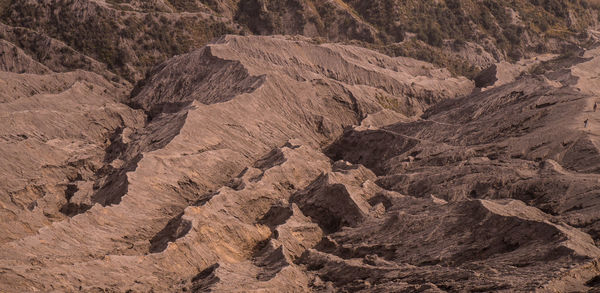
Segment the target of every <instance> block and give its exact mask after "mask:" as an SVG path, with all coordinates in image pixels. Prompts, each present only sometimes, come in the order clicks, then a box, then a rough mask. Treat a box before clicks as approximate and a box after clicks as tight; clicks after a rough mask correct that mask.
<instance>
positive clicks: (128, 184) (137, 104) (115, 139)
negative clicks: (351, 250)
mask: <svg viewBox="0 0 600 293" xmlns="http://www.w3.org/2000/svg"><path fill="white" fill-rule="evenodd" d="M6 74H7V76H13V75H14V74H13V75H11V74H12V73H6ZM69 74H70V73H52V74H51V75H50V76H52V75H59V76H62V77H61V78H63V79H67V78H68V76H69ZM77 75H78V76H85V74H84V73H81V72H80V73H77ZM90 75H93V74H91V73H90ZM93 76H97V75H93ZM97 77H98V80H99V81H97V83H96V84H94V85H93V86H87V85H86V83H85V81H82V82H80V83H77V84H75V86H74V90H73V91H67V92H61V93H59V94H58V95H61V96H59V97H56V96H55V95H56V94H52V93H51V94H48V95H42V96H36V95H33V96H25V97H22V98H17V99H16V100H12V99H7V101H6V102H5V103H3V104H2V105H3V107H5V110H4V111H5V113H6V114H5V117H7V118H6V119H8V120H9V122H10V123H13V124H14V125H15V126H14V127H11V133H19V134H21V133H23V135H22V136H19V135H17V136H14V137H13V136H7V141H6V143H5V144H4V146H3V147H4V149H3V151H2V153H3V154H15V155H14V156H13V155H10V156H8V157H6V158H5V160H6V162H7V163H6V164H3V166H7V168H6V169H5V170H2V172H3V173H6V174H8V175H9V178H14V180H11V181H9V182H14V183H11V184H13V185H14V186H13V185H10V186H8V187H3V189H4V190H8V191H9V192H7V194H6V195H2V198H3V211H4V215H5V216H4V217H6V218H7V219H10V221H6V222H4V223H5V225H6V228H5V231H9V232H10V233H7V234H6V235H5V238H4V239H2V242H3V243H2V244H1V246H2V252H0V254H1V257H0V259H2V261H0V267H1V268H0V270H1V271H2V272H3V273H2V274H1V276H0V288H2V289H0V290H4V291H29V290H34V289H37V290H42V291H52V290H58V291H72V290H78V289H79V290H84V291H98V290H117V291H121V290H124V291H126V290H128V289H131V290H134V291H150V290H156V291H165V290H169V289H171V288H174V287H177V288H180V289H181V290H183V288H188V287H190V288H192V287H193V288H204V287H206V288H208V287H211V286H221V285H222V286H230V285H231V284H230V283H223V284H220V283H219V282H213V281H214V280H217V279H220V278H222V279H223V280H226V279H227V278H240V280H239V282H240V284H242V283H247V284H248V286H251V287H248V288H256V289H257V290H258V289H260V288H268V289H269V288H270V290H274V291H275V290H285V288H288V289H290V290H295V289H302V288H304V289H306V290H308V289H309V285H310V284H309V279H310V278H309V276H307V275H306V274H305V273H304V272H303V270H302V269H299V268H298V267H296V266H295V265H292V260H294V259H296V258H298V257H299V256H300V255H301V254H302V253H303V251H304V250H305V249H306V248H309V247H312V246H314V244H315V243H316V242H318V241H320V235H321V233H322V232H320V228H318V225H317V224H314V223H312V222H311V221H310V220H309V218H307V217H305V216H304V215H303V212H301V211H300V210H299V209H298V208H294V207H292V208H291V209H290V211H291V212H292V214H293V216H290V218H289V219H280V218H279V217H280V215H279V213H278V212H277V211H278V210H281V211H285V210H287V209H288V208H289V207H288V203H289V199H290V197H291V196H292V194H293V193H294V192H296V191H298V190H301V189H304V188H305V187H306V186H307V185H309V184H310V183H311V182H312V181H314V180H315V179H317V178H318V177H319V175H320V174H321V173H323V172H328V171H329V170H330V169H331V164H330V162H329V159H328V158H327V157H326V156H324V155H323V154H322V153H321V152H320V151H319V148H320V147H321V146H323V145H326V144H328V143H330V142H332V141H333V140H335V138H337V137H338V136H339V135H340V134H342V132H343V129H344V128H346V127H350V126H351V125H356V124H360V123H361V121H363V120H366V121H368V124H369V125H372V126H380V125H382V124H383V123H393V122H396V121H408V120H410V119H414V116H415V115H419V114H420V113H422V112H423V111H424V110H425V109H426V108H428V107H429V106H430V105H432V104H433V103H435V102H438V101H441V100H444V99H449V98H456V97H458V96H462V95H465V94H467V93H469V92H471V91H472V90H473V83H472V82H471V81H468V80H467V79H465V78H453V77H451V75H450V73H449V72H448V71H447V70H442V69H436V68H435V67H434V66H432V65H430V64H427V63H423V62H420V61H416V60H412V59H407V58H391V57H388V56H385V55H382V54H379V53H376V52H373V51H369V50H366V49H363V48H359V47H353V46H345V45H338V44H322V45H318V44H313V43H311V40H310V39H305V38H300V37H297V38H290V37H236V36H227V37H223V38H221V39H219V40H217V41H216V42H214V43H212V44H210V45H208V46H206V47H204V48H202V49H199V50H197V51H194V52H192V53H190V54H186V55H182V56H178V57H175V58H173V59H171V60H169V61H168V62H166V63H164V64H162V65H160V66H158V67H156V68H155V69H153V70H152V71H151V74H150V75H149V77H148V78H147V79H145V80H144V81H143V82H141V83H140V84H139V85H138V87H137V88H136V89H135V90H134V91H133V94H132V95H131V96H130V98H129V99H128V103H129V105H131V106H132V107H134V108H137V109H139V110H133V109H131V108H129V107H127V106H125V105H123V104H118V103H116V102H115V101H117V100H124V99H123V98H122V97H121V94H120V93H119V92H118V91H116V90H115V92H110V91H108V90H107V91H106V92H105V91H104V88H106V87H108V86H109V85H111V86H114V87H116V85H115V84H113V83H111V82H108V81H106V80H105V79H102V78H101V77H100V76H97ZM14 78H15V79H21V80H26V81H27V82H28V83H29V84H30V87H32V88H33V87H36V86H38V84H37V80H45V79H48V76H47V75H16V77H14ZM100 80H103V81H104V82H106V83H108V84H107V85H104V86H103V87H99V86H98V84H101V83H100ZM51 82H52V79H50V81H49V82H48V84H51ZM80 84H81V85H80ZM42 87H43V86H42ZM46 87H49V86H48V85H46ZM56 87H59V86H56ZM21 91H23V92H24V93H26V91H27V90H26V89H24V90H21ZM48 91H49V92H53V91H54V88H53V87H51V88H49V89H48ZM92 93H100V96H98V95H93V94H92ZM82 97H85V98H82ZM88 99H89V100H88ZM107 99H108V100H107ZM46 100H48V102H45V101H46ZM77 100H79V101H80V104H76V103H75V102H73V103H75V104H71V102H70V101H77ZM43 104H47V106H46V107H45V108H44V109H42V110H39V111H35V112H34V111H27V110H25V109H35V107H36V106H35V105H38V106H39V105H43ZM69 109H77V111H72V110H69ZM96 111H99V112H100V114H97V115H99V116H94V114H95V113H96ZM45 112H49V113H50V114H48V115H66V114H65V113H68V115H67V116H66V119H58V118H55V117H47V118H44V117H42V116H40V115H42V114H43V113H45ZM19 115H24V118H23V119H20V118H19V119H17V116H19ZM69 115H70V116H69ZM77 115H83V117H76V116H77ZM103 115H108V117H104V116H103ZM71 116H72V117H73V121H71V120H70V119H68V118H69V117H71ZM32 117H40V119H38V120H36V119H34V118H32ZM114 119H117V120H116V122H118V123H115V120H114ZM55 120H56V121H57V122H55V123H43V121H55ZM98 120H99V121H98ZM20 122H22V123H20ZM95 127H98V129H97V128H95ZM15 129H22V131H17V132H15ZM59 130H60V131H59ZM7 131H8V130H7ZM77 133H79V134H80V135H79V136H77V135H75V134H77ZM36 135H37V136H36ZM24 136H26V137H27V139H25V140H24V142H21V139H22V138H23V137H24ZM290 139H299V140H300V141H303V142H297V141H295V140H294V141H291V142H288V141H289V140H290ZM65 141H69V142H70V143H69V144H66V143H65ZM99 141H102V143H100V142H99ZM71 142H72V143H71ZM286 142H288V143H286ZM24 146H27V147H28V148H25V147H24ZM52 146H55V148H57V150H54V149H51V150H50V151H48V150H44V148H50V147H52ZM63 149H64V150H63ZM16 150H20V153H17V152H16ZM69 151H70V152H69ZM38 153H43V154H48V155H49V156H51V158H46V157H40V156H39V155H38ZM84 154H85V155H87V156H88V157H82V156H83V155H84ZM263 156H264V157H263ZM261 157H263V159H260V158H261ZM27 160H30V161H32V162H30V163H29V161H27ZM25 162H27V165H23V166H22V167H20V168H15V167H14V165H16V164H23V163H25ZM42 162H53V163H47V164H42ZM38 170H42V171H38ZM45 170H50V171H45ZM30 176H31V177H32V180H34V182H36V181H35V180H37V182H40V183H33V184H32V183H30V182H25V181H24V180H22V179H24V178H29V177H30ZM19 180H21V181H19ZM18 184H21V185H18ZM40 184H45V185H44V186H47V189H48V190H46V189H44V188H46V187H41V189H40V188H39V187H36V186H38V185H40ZM18 188H22V189H24V190H23V191H22V192H12V190H13V189H18ZM32 203H34V204H32ZM270 210H272V212H270V213H269V211H270ZM48 211H54V212H48ZM272 217H275V219H271V218H272ZM260 219H263V220H260ZM272 221H274V222H273V223H271V222H272ZM280 221H285V222H286V223H287V224H286V225H283V226H282V227H280V228H277V229H280V231H281V234H282V235H283V236H282V237H288V238H282V239H281V240H277V241H283V242H285V243H286V250H285V251H282V250H281V249H279V246H280V245H279V244H278V243H279V242H277V241H275V240H274V242H273V244H272V245H270V246H269V245H267V246H264V245H265V244H266V243H267V242H268V240H269V239H270V237H271V234H272V232H271V230H270V228H269V227H270V226H269V225H271V226H272V227H273V229H275V228H276V226H280V225H281V223H280ZM22 227H27V229H24V228H22ZM298 231H300V232H301V233H300V232H298ZM304 231H310V235H309V234H307V235H303V233H304ZM277 233H280V232H277ZM298 233H300V234H298ZM285 235H287V236H285ZM290 235H295V236H293V237H292V236H290ZM290 237H291V238H290ZM296 238H298V239H296ZM269 247H271V248H272V249H270V248H269ZM259 250H260V251H262V253H260V252H259ZM288 250H290V251H292V252H289V251H288ZM32 256H34V259H35V260H34V259H32ZM253 256H256V259H255V257H253ZM32 261H33V262H32ZM279 264H281V265H282V266H284V267H285V266H289V268H283V267H281V266H279ZM286 264H288V265H286ZM32 268H36V269H34V270H32ZM280 268H281V270H280ZM213 273H214V274H217V276H213V275H214V274H213ZM221 274H225V275H221ZM256 274H260V275H261V276H263V277H261V280H263V281H264V282H260V283H256V277H255V276H256ZM56 275H61V276H64V278H61V279H57V278H56V277H55V276H56ZM226 276H228V277H226ZM296 277H297V278H298V283H290V282H289V280H290V279H292V278H296ZM207 278H208V279H207ZM211 278H212V279H211ZM211 280H212V281H211ZM224 288H225V287H224ZM223 290H226V289H223Z"/></svg>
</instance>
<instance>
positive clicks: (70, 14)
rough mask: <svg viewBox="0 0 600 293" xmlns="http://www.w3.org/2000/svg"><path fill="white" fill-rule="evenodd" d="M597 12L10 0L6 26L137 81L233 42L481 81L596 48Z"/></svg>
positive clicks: (478, 4) (567, 7)
mask: <svg viewBox="0 0 600 293" xmlns="http://www.w3.org/2000/svg"><path fill="white" fill-rule="evenodd" d="M597 8H598V4H597V3H595V2H590V1H589V0H576V1H560V0H544V1H525V0H519V1H512V2H505V1H491V0H487V1H474V0H452V1H450V0H447V1H433V0H428V1H395V0H378V1H362V0H352V1H347V3H345V2H343V1H337V0H335V1H334V0H327V1H312V0H289V1H272V0H249V1H237V0H229V1H214V0H210V1H208V0H204V1H200V0H185V1H174V0H172V1H166V0H154V1H136V0H111V1H104V0H78V1H75V0H61V1H58V0H43V1H34V0H4V1H3V2H2V5H0V15H1V17H0V22H2V23H4V24H6V25H9V26H12V27H15V28H17V27H18V28H22V27H24V28H28V29H31V30H33V31H35V32H37V33H41V34H43V35H44V36H47V37H51V38H54V39H56V40H59V41H62V42H64V43H65V44H66V45H68V46H70V47H71V48H73V49H75V50H76V51H78V52H80V53H83V54H85V55H87V56H89V57H91V58H93V59H95V60H98V61H100V62H101V63H104V64H106V65H107V66H108V69H109V70H110V71H111V72H113V73H116V74H117V75H119V76H121V77H123V78H125V79H126V80H128V81H130V82H132V81H138V80H140V79H142V78H143V77H144V76H145V73H146V72H147V71H148V70H149V69H150V68H151V67H152V66H154V65H156V64H158V63H160V62H162V61H164V60H166V59H167V58H169V57H172V56H174V55H178V54H182V53H186V52H190V51H191V50H193V49H195V48H199V47H201V46H202V45H204V44H206V43H207V42H208V41H210V40H212V39H214V38H216V37H219V36H221V35H224V34H259V35H272V34H286V35H304V36H308V37H315V38H318V39H320V40H326V41H334V42H339V41H342V42H353V43H355V44H358V45H361V46H366V47H369V48H372V49H376V50H379V51H381V52H383V53H385V54H388V55H391V56H409V57H414V58H417V59H420V60H424V61H427V62H430V63H434V64H436V65H438V66H441V67H447V68H449V69H450V70H451V72H453V73H455V74H460V75H466V76H468V77H473V76H475V74H476V73H477V72H478V71H480V70H482V69H485V68H486V67H487V66H489V65H491V64H493V63H495V62H500V61H515V60H519V59H521V58H523V57H531V56H532V55H533V54H539V53H548V52H553V53H561V52H563V51H564V50H565V48H566V47H569V46H573V45H585V44H587V43H588V41H589V38H590V35H589V34H588V29H589V28H593V27H596V26H597V24H598V17H599V15H600V14H599V10H598V9H597ZM89 32H94V33H93V34H90V33H89ZM0 38H2V39H4V38H10V37H8V36H0ZM16 45H18V46H20V47H21V48H22V49H24V50H28V49H29V50H32V48H30V47H28V44H16ZM476 56H478V57H476Z"/></svg>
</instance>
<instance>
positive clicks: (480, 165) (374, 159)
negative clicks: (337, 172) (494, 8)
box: [319, 50, 600, 291]
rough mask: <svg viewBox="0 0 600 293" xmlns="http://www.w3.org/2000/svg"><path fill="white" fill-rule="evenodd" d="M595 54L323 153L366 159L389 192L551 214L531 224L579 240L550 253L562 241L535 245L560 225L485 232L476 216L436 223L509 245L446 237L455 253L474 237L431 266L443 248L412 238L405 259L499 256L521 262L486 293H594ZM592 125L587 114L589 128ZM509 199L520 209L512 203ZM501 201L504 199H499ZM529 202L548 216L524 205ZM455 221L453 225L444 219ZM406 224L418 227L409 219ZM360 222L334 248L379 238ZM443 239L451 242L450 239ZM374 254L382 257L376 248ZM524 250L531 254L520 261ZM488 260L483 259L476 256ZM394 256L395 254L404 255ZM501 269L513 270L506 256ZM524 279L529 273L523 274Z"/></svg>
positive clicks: (460, 260)
mask: <svg viewBox="0 0 600 293" xmlns="http://www.w3.org/2000/svg"><path fill="white" fill-rule="evenodd" d="M599 53H600V51H598V50H592V51H588V52H586V53H585V54H582V55H581V56H573V57H569V58H563V57H561V58H559V59H555V60H552V61H550V62H548V63H546V64H545V65H544V66H545V67H546V69H547V71H546V73H545V75H540V76H525V77H522V78H520V79H518V80H516V81H514V82H512V83H508V84H505V85H501V86H499V87H495V88H492V89H488V90H487V91H484V92H482V93H478V94H473V95H470V96H467V97H465V98H461V99H456V100H452V101H445V102H442V103H440V104H437V105H436V106H434V107H432V108H431V109H429V110H428V111H427V112H426V113H425V114H424V115H423V116H422V119H421V120H419V121H414V122H408V123H404V122H403V123H397V124H392V125H389V126H386V127H383V128H380V129H369V130H367V129H361V128H355V129H354V130H350V131H348V132H346V133H345V134H344V136H343V137H342V138H341V139H340V140H338V141H337V142H336V143H334V144H333V145H332V146H330V147H329V149H328V151H327V153H328V154H329V155H330V156H331V157H332V158H333V159H335V160H338V159H343V160H347V161H350V162H352V163H355V164H363V165H365V166H367V167H368V168H370V169H371V170H373V171H374V172H375V173H376V174H377V175H378V177H377V179H374V181H375V183H376V184H377V185H378V186H380V187H381V188H385V189H387V190H392V191H395V192H400V193H402V194H406V195H409V196H412V197H416V198H421V199H429V198H435V199H437V200H440V201H441V202H443V203H445V202H448V205H450V207H452V208H451V209H450V210H453V209H454V208H455V205H459V206H461V205H465V204H466V203H470V204H469V205H471V204H473V203H474V202H477V203H478V204H481V205H483V206H485V207H486V208H487V209H488V210H490V211H492V212H493V213H501V214H506V213H511V214H512V215H513V216H517V217H528V218H530V219H529V220H528V221H531V220H533V218H531V217H533V216H534V215H536V216H535V217H538V215H542V216H543V217H546V219H547V220H541V218H538V220H533V221H541V222H544V223H545V224H544V225H550V223H554V224H559V223H560V224H559V225H560V227H557V229H559V230H561V231H562V232H560V233H567V234H570V235H571V236H567V238H570V237H575V238H577V239H579V240H576V242H578V244H574V243H573V244H570V245H566V244H561V246H564V248H559V247H556V246H555V245H554V244H551V246H550V247H553V248H550V251H551V252H548V253H547V254H545V255H539V256H538V254H537V253H540V252H541V251H543V250H544V248H543V247H544V245H548V244H549V243H553V241H556V239H563V240H564V239H565V238H561V237H559V238H553V239H555V240H552V239H546V240H533V239H535V238H536V237H548V236H549V235H555V236H554V237H557V236H556V235H557V234H556V233H554V232H543V233H542V234H539V235H538V234H536V233H539V232H540V231H544V230H545V229H546V228H541V227H539V228H535V229H534V230H535V231H537V232H534V231H530V232H523V231H527V229H528V228H525V226H519V227H520V228H517V230H512V231H508V230H506V231H504V230H503V231H498V230H496V229H506V228H507V227H511V226H512V224H508V223H507V222H503V223H502V224H490V226H489V228H486V229H485V230H486V231H479V230H477V229H479V227H482V226H486V224H485V220H483V219H481V220H476V221H475V222H474V223H472V224H467V223H468V222H469V220H466V219H465V220H458V223H460V227H458V228H442V227H440V229H451V230H450V231H452V232H451V234H452V235H455V236H453V237H459V238H460V235H462V234H461V233H467V235H468V234H470V233H473V234H474V235H480V236H481V235H488V234H486V233H488V231H493V232H492V234H491V235H488V236H483V237H481V238H479V237H478V238H477V239H481V240H482V239H489V240H490V241H494V240H493V239H494V237H495V236H494V235H498V236H500V235H501V236H502V237H503V240H502V243H503V244H500V243H497V244H490V243H485V244H478V243H477V241H479V240H474V239H471V240H468V241H465V240H460V241H458V242H457V244H449V246H448V249H451V250H454V249H457V248H458V249H459V250H460V248H459V247H460V246H461V245H464V244H465V243H469V244H470V247H469V248H468V249H466V250H462V252H460V253H457V254H454V253H453V252H452V251H448V249H446V250H443V251H441V252H438V253H434V255H435V256H436V257H438V259H434V260H431V261H429V260H427V254H429V253H431V251H435V249H436V248H435V247H434V248H422V246H423V244H420V245H418V246H416V245H415V246H410V242H409V243H407V244H404V243H406V241H407V240H404V241H403V242H402V243H403V245H409V247H404V246H403V247H402V248H395V247H393V251H399V250H400V251H403V252H404V253H406V255H407V256H408V257H415V256H418V259H419V261H425V262H433V263H435V264H437V263H443V264H444V266H445V267H448V266H449V267H456V268H464V267H465V264H466V263H470V264H471V265H473V264H481V265H483V264H485V266H486V267H487V266H492V267H493V266H494V263H497V262H500V263H504V262H506V261H509V262H512V264H511V266H513V267H516V268H515V269H514V271H513V272H511V273H510V276H503V277H501V278H502V279H503V280H504V281H500V282H496V281H494V282H493V283H495V284H494V285H493V286H492V287H489V286H490V285H486V286H487V287H484V288H488V289H487V290H492V289H494V290H496V289H506V290H513V289H516V288H519V289H521V290H534V289H536V288H545V289H547V290H558V291H560V290H574V291H584V290H588V289H590V287H593V286H596V285H594V284H595V283H594V282H593V278H594V277H595V276H597V275H598V274H599V273H600V272H599V271H598V265H597V257H598V255H597V251H598V250H597V247H596V246H597V243H598V241H599V240H600V234H599V233H598V231H600V229H599V227H598V223H599V221H598V220H599V217H600V214H599V213H598V210H599V209H598V204H599V203H600V200H599V197H598V193H597V189H598V179H599V178H598V169H597V166H598V147H597V144H598V142H597V127H598V122H599V120H598V118H597V115H598V114H597V113H596V112H594V111H593V107H592V106H593V105H594V103H595V102H597V100H596V98H597V96H598V93H599V92H598V87H597V86H596V82H595V79H596V78H597V76H598V74H599V73H600V72H598V67H597V64H598V62H599V60H600V58H599V57H598V56H599V55H598V54H599ZM585 120H588V122H587V125H586V124H585V123H584V121H585ZM507 199H509V201H507ZM515 200H517V201H522V202H518V203H517V202H515ZM493 202H495V203H493ZM507 202H509V203H510V204H509V205H517V206H513V207H511V208H506V205H507ZM498 203H500V204H501V206H497V207H496V206H494V205H495V204H498ZM525 204H526V205H529V206H533V207H536V208H539V209H540V210H541V211H543V212H541V211H540V210H537V209H534V208H531V207H525ZM387 205H390V204H389V203H388V204H387ZM502 206H504V207H502ZM435 210H436V209H435V208H431V207H429V206H428V207H426V208H424V209H423V210H421V212H420V213H421V214H425V213H432V215H436V214H439V213H438V212H435ZM502 210H504V211H502ZM403 212H404V210H403ZM515 213H516V214H515ZM468 214H474V215H477V214H478V212H473V211H470V212H468ZM453 217H456V216H453ZM424 218H425V219H429V217H424ZM485 219H487V220H489V219H490V218H489V217H485ZM523 219H524V218H523ZM447 225H450V224H444V226H447ZM567 225H570V226H571V227H576V228H577V230H579V231H577V230H575V229H574V228H571V227H569V226H567ZM413 226H414V225H413ZM419 226H420V225H419ZM450 226H451V225H450ZM407 227H411V225H410V224H407ZM361 228H362V227H361ZM363 229H364V232H359V231H363V230H361V229H356V231H354V230H350V231H345V232H344V233H342V232H340V236H338V237H341V239H342V241H340V242H341V243H342V244H340V248H338V250H336V251H335V253H334V254H336V255H340V254H342V253H344V250H341V249H342V247H344V244H346V245H347V246H348V247H352V251H357V250H358V251H360V249H357V248H356V245H357V244H358V242H357V241H358V240H352V239H364V237H365V236H364V234H361V233H367V232H368V233H370V234H368V235H377V233H374V234H371V233H373V232H371V231H372V230H373V229H369V228H363ZM466 229H468V230H466ZM473 229H475V230H473ZM510 229H512V228H510ZM565 229H567V230H570V231H572V232H567V230H565ZM442 231H444V230H442ZM580 231H582V232H585V233H587V234H584V233H582V232H580ZM411 232H412V235H409V236H405V237H408V239H411V237H413V235H415V236H416V235H419V234H418V233H421V232H420V231H419V230H417V231H414V230H411ZM423 233H430V234H424V235H427V236H423V237H415V238H414V239H423V238H425V237H426V238H427V239H430V237H432V238H433V239H435V238H436V236H435V235H436V234H435V233H438V232H437V231H431V232H429V231H427V230H424V231H423ZM521 233H524V234H521ZM518 235H527V237H526V238H523V239H519V240H515V241H513V240H509V239H508V238H507V237H509V238H512V237H520V236H518ZM536 235H537V236H536ZM576 235H579V236H576ZM336 236H337V235H336ZM590 236H591V237H590ZM355 237H356V238H355ZM370 237H378V236H370ZM582 237H583V238H582ZM404 239H406V238H404ZM437 239H441V237H440V238H437ZM445 239H446V240H444V243H448V242H447V241H450V243H453V241H454V240H449V239H447V238H445ZM512 239H515V238H512ZM584 239H585V240H584ZM563 240H561V241H563ZM348 241H350V243H348ZM352 241H354V242H352ZM373 241H374V242H375V243H377V244H379V243H386V244H388V243H394V242H393V241H389V240H387V239H385V238H384V239H381V240H377V239H375V240H373ZM409 241H410V240H409ZM528 241H534V242H535V241H539V242H537V244H536V245H535V249H536V251H537V252H534V251H532V250H531V249H532V248H527V247H529V244H527V243H529V242H528ZM435 243H436V244H439V242H435ZM511 243H512V244H511ZM583 243H586V244H583ZM502 247H504V248H502ZM565 248H568V249H565ZM496 249H500V251H496ZM374 251H376V252H374V253H377V254H379V253H380V252H379V251H378V250H376V249H375V250H374ZM519 251H521V253H524V254H522V255H523V257H524V258H523V259H521V260H519V259H520V257H521V256H519V255H521V253H520V252H519ZM569 251H570V252H569ZM423 253H425V255H423ZM525 255H526V257H525ZM482 257H483V258H484V259H485V261H484V262H480V258H482ZM319 258H321V259H322V260H320V261H321V262H324V264H323V265H324V266H325V268H324V269H320V270H319V274H325V275H329V274H332V273H334V272H333V271H330V270H332V269H329V270H328V269H326V268H327V263H331V264H330V265H333V263H334V261H333V260H331V259H328V258H325V257H324V256H319ZM465 258H473V259H465ZM393 259H394V260H396V261H397V260H398V257H397V256H395V257H394V258H393ZM402 261H403V262H404V261H405V260H404V259H402ZM465 261H466V263H465ZM565 261H566V263H570V264H571V265H574V264H578V265H577V266H576V267H570V266H571V265H567V268H569V269H568V270H567V271H566V272H563V271H562V270H560V269H559V268H560V267H561V266H562V264H561V263H563V262H565ZM408 262H409V263H410V262H411V260H410V259H409V260H408ZM522 262H524V263H522ZM549 263H552V264H553V265H552V266H553V268H548V267H545V266H547V265H548V264H549ZM566 263H565V264H566ZM501 267H502V268H506V263H504V264H503V265H502V266H501ZM523 268H525V269H523ZM538 270H540V271H538ZM493 272H494V273H493V274H491V275H492V276H502V275H503V274H504V272H503V270H502V269H498V268H495V269H494V271H493ZM532 272H537V273H535V277H533V278H531V277H526V276H527V275H528V274H530V273H532ZM542 272H543V273H542ZM521 277H526V278H529V280H525V279H522V280H518V278H521ZM334 279H335V278H334ZM530 282H533V283H530ZM434 283H435V282H434ZM467 283H469V282H467ZM586 284H587V285H586ZM436 285H439V284H438V283H436ZM446 285H447V284H446ZM446 285H444V286H446ZM462 286H464V283H463V284H461V285H458V287H457V285H456V284H451V286H450V287H447V288H446V289H452V290H463V289H465V288H464V287H462ZM526 288H530V289H526ZM442 289H444V288H442ZM467 289H468V290H472V288H467Z"/></svg>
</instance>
